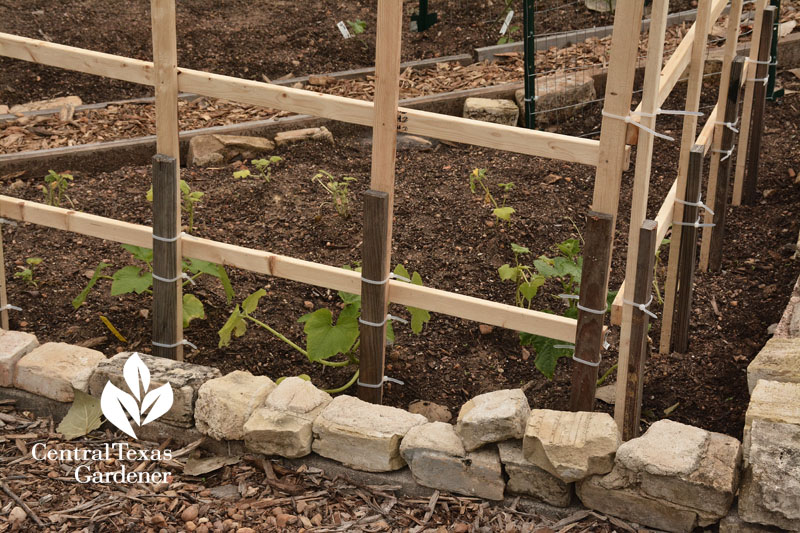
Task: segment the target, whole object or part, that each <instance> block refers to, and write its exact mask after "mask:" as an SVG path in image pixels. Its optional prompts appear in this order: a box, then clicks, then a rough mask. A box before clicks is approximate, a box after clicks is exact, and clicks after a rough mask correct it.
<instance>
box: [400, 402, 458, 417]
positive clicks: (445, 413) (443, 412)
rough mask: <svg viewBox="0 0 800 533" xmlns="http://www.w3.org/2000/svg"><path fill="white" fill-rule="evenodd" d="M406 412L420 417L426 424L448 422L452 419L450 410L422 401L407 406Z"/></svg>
mask: <svg viewBox="0 0 800 533" xmlns="http://www.w3.org/2000/svg"><path fill="white" fill-rule="evenodd" d="M408 412H409V413H414V414H417V415H422V416H424V417H425V418H427V419H428V422H450V420H451V419H452V418H453V415H452V414H451V413H450V410H449V409H448V408H447V407H445V406H444V405H439V404H438V403H433V402H426V401H424V400H420V401H416V402H411V405H409V406H408Z"/></svg>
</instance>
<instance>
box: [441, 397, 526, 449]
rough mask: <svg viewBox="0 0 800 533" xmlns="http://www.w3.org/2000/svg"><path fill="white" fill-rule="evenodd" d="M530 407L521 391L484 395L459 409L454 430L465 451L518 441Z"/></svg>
mask: <svg viewBox="0 0 800 533" xmlns="http://www.w3.org/2000/svg"><path fill="white" fill-rule="evenodd" d="M530 412H531V408H530V407H529V406H528V399H527V398H526V397H525V393H524V392H522V390H521V389H507V390H499V391H494V392H487V393H485V394H481V395H479V396H476V397H474V398H472V399H471V400H469V401H468V402H467V403H465V404H464V405H463V406H462V407H461V411H459V413H458V421H457V422H456V431H457V432H458V435H459V436H460V437H461V441H462V442H463V443H464V448H465V449H466V450H467V451H472V450H477V449H478V448H480V447H481V446H483V445H484V444H489V443H492V442H500V441H503V440H508V439H520V438H522V435H523V434H524V433H525V424H526V422H527V421H528V415H529V414H530Z"/></svg>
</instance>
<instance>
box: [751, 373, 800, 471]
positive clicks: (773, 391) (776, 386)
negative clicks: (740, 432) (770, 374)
mask: <svg viewBox="0 0 800 533" xmlns="http://www.w3.org/2000/svg"><path fill="white" fill-rule="evenodd" d="M756 419H758V420H766V421H769V422H781V423H786V424H795V425H800V383H781V382H779V381H766V380H763V379H761V380H759V381H758V383H757V384H756V387H755V389H753V393H752V395H751V396H750V404H749V405H748V406H747V413H746V414H745V416H744V438H743V439H742V447H743V451H744V459H745V461H747V460H748V458H749V456H750V427H751V426H752V424H753V420H756Z"/></svg>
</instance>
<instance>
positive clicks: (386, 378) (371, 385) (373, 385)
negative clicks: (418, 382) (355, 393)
mask: <svg viewBox="0 0 800 533" xmlns="http://www.w3.org/2000/svg"><path fill="white" fill-rule="evenodd" d="M387 382H391V383H397V384H398V385H405V384H406V383H405V381H400V380H399V379H395V378H390V377H389V376H383V379H382V380H381V382H380V383H364V382H362V381H361V380H360V379H359V380H358V381H356V384H357V385H358V386H359V387H367V388H368V389H380V388H381V387H383V384H384V383H387Z"/></svg>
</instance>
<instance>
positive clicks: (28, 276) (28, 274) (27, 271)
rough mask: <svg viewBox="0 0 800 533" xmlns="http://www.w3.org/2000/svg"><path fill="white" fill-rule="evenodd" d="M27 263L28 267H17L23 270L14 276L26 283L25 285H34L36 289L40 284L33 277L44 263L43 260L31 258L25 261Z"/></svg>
mask: <svg viewBox="0 0 800 533" xmlns="http://www.w3.org/2000/svg"><path fill="white" fill-rule="evenodd" d="M25 263H27V265H28V266H27V267H17V268H19V269H21V270H20V271H19V272H17V273H16V274H14V277H15V278H19V279H21V280H22V281H24V282H25V283H28V284H30V285H33V286H34V287H38V286H39V283H38V282H37V281H36V280H35V279H34V277H33V274H34V272H33V271H34V269H35V268H36V267H37V266H38V265H40V264H41V263H42V258H41V257H29V258H27V259H26V260H25Z"/></svg>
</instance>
